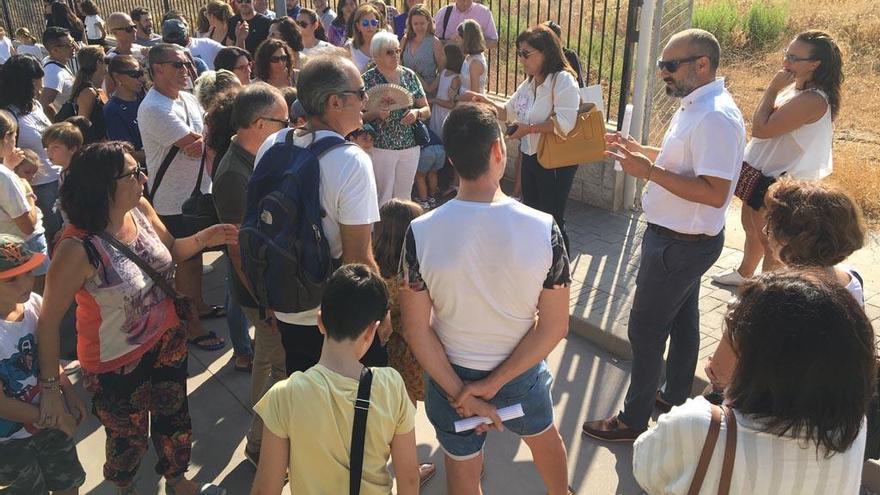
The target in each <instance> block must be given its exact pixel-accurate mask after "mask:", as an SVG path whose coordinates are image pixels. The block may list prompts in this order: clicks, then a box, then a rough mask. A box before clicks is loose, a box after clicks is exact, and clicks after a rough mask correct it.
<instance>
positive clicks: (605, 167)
mask: <svg viewBox="0 0 880 495" xmlns="http://www.w3.org/2000/svg"><path fill="white" fill-rule="evenodd" d="M519 156H520V151H519V141H518V140H512V139H508V140H507V170H506V171H505V174H504V175H505V177H506V178H507V179H509V180H511V181H513V177H514V167H515V166H516V162H517V160H519ZM622 176H623V174H622V173H619V172H616V171H615V170H614V162H612V161H610V160H605V161H602V162H599V163H590V164H585V165H581V166H579V167H578V171H577V174H576V175H575V177H574V183H573V184H572V185H571V193H570V194H569V196H568V197H569V198H570V199H573V200H575V201H579V202H581V203H586V204H588V205H593V206H597V207H599V208H604V209H606V210H617V209H619V205H618V202H619V201H618V198H620V197H621V196H622V190H623V177H622Z"/></svg>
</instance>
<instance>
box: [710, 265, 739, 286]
mask: <svg viewBox="0 0 880 495" xmlns="http://www.w3.org/2000/svg"><path fill="white" fill-rule="evenodd" d="M746 280H747V279H746V278H745V277H743V276H742V275H740V274H739V272H738V271H737V270H736V269H732V270H728V271H726V272H723V273H716V274H715V275H712V281H713V282H715V283H717V284H721V285H731V286H733V287H739V286H740V285H742V284H743V282H745V281H746Z"/></svg>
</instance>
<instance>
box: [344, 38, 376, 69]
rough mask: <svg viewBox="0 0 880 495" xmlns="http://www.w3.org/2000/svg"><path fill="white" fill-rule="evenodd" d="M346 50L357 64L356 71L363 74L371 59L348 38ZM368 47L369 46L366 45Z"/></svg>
mask: <svg viewBox="0 0 880 495" xmlns="http://www.w3.org/2000/svg"><path fill="white" fill-rule="evenodd" d="M347 46H348V52H349V53H351V61H352V62H354V65H356V66H357V68H358V71H359V72H360V73H361V74H363V73H364V72H365V71H366V70H367V65H369V63H370V62H371V61H372V60H373V59H372V58H370V57H368V56H367V55H366V54H365V53H364V52H362V51H361V50H360V49H358V48H355V47H354V43H352V42H351V40H349V42H348V45H347ZM367 48H369V47H367Z"/></svg>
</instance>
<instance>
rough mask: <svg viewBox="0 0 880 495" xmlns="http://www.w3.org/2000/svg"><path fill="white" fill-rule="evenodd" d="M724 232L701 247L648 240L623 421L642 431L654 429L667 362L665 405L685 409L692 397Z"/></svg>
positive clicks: (654, 235)
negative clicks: (708, 288) (703, 281)
mask: <svg viewBox="0 0 880 495" xmlns="http://www.w3.org/2000/svg"><path fill="white" fill-rule="evenodd" d="M723 247H724V231H723V230H722V231H721V233H719V234H718V235H716V236H714V237H711V238H708V239H704V240H699V241H684V240H679V239H673V238H672V237H669V236H667V235H664V234H661V233H658V232H656V231H654V230H652V229H651V228H650V227H649V228H648V229H647V230H646V231H645V234H644V237H643V238H642V258H641V263H640V264H639V274H638V277H637V278H636V292H635V296H634V299H633V306H632V310H631V311H630V313H629V342H630V345H631V346H632V352H633V363H632V374H631V377H630V384H629V390H627V392H626V402H625V404H624V407H623V411H622V412H621V413H620V415H619V418H620V419H621V420H622V421H623V422H624V423H626V425H627V426H628V427H630V428H632V429H634V430H636V431H640V430H644V429H645V428H647V426H648V419H650V417H651V412H652V411H653V410H654V397H655V395H656V393H657V389H658V387H659V386H660V380H661V374H662V372H663V369H662V366H663V351H664V350H665V349H666V339H670V343H669V355H668V357H667V359H666V384H665V386H664V387H663V390H662V391H661V397H662V398H663V400H665V401H667V402H669V403H670V404H676V405H677V404H682V403H684V401H685V400H686V399H687V397H688V396H689V395H690V391H691V386H692V384H693V380H694V371H696V369H697V354H698V351H699V349H700V310H699V305H698V302H699V300H700V277H702V276H703V274H704V273H706V270H708V269H709V268H710V267H711V266H712V264H713V263H715V261H716V260H717V259H718V256H720V255H721V248H723Z"/></svg>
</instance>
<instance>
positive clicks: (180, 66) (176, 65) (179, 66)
mask: <svg viewBox="0 0 880 495" xmlns="http://www.w3.org/2000/svg"><path fill="white" fill-rule="evenodd" d="M155 63H156V64H157V65H161V64H169V65H171V66H172V67H174V68H175V69H177V70H180V69H183V68H184V67H186V68H187V69H192V66H193V65H192V63H191V62H183V61H180V60H169V61H167V62H155Z"/></svg>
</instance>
